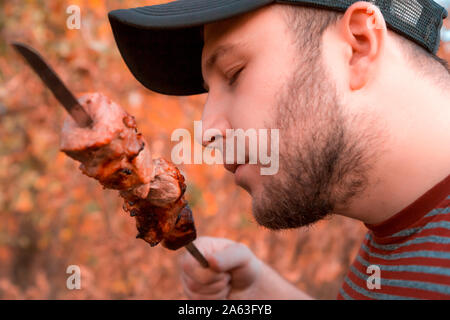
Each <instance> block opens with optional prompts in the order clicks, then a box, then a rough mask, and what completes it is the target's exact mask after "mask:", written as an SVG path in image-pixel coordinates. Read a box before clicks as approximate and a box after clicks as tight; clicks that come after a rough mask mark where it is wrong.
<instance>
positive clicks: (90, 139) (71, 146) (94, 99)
mask: <svg viewBox="0 0 450 320" xmlns="http://www.w3.org/2000/svg"><path fill="white" fill-rule="evenodd" d="M80 103H81V104H82V105H83V106H84V108H85V110H86V111H87V112H88V114H90V115H91V117H92V119H93V121H94V124H93V126H92V128H80V127H78V126H77V124H76V123H75V121H74V120H73V119H72V118H70V117H68V118H67V120H66V121H65V122H64V125H63V128H62V139H61V150H62V151H63V152H65V153H66V154H67V155H68V156H69V157H71V158H73V159H75V160H78V161H80V162H81V166H80V169H81V171H82V172H83V173H84V174H86V175H87V176H89V177H92V178H94V179H97V180H98V181H99V182H100V183H101V184H102V185H103V186H104V187H105V188H108V189H116V190H122V189H128V188H132V187H135V186H138V185H142V184H146V183H149V182H150V181H151V179H152V172H153V166H152V160H151V155H150V150H149V149H148V148H147V147H146V142H145V140H144V138H143V137H142V135H141V134H140V133H137V129H136V122H135V120H134V118H133V117H132V116H130V115H129V114H127V113H126V112H125V111H124V110H123V109H122V108H121V107H120V106H118V105H117V104H115V103H113V102H111V101H110V100H109V99H108V98H106V97H105V96H103V95H101V94H90V95H87V96H84V97H83V98H81V99H80Z"/></svg>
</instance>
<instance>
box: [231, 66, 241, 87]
mask: <svg viewBox="0 0 450 320" xmlns="http://www.w3.org/2000/svg"><path fill="white" fill-rule="evenodd" d="M243 70H244V67H242V68H240V69H239V70H237V71H236V72H235V73H234V74H233V75H232V76H231V77H230V78H229V80H228V85H229V86H232V85H233V84H234V83H235V82H236V81H237V79H238V78H239V75H240V74H241V72H242V71H243Z"/></svg>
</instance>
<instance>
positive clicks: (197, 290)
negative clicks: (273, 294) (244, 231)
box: [180, 237, 263, 300]
mask: <svg viewBox="0 0 450 320" xmlns="http://www.w3.org/2000/svg"><path fill="white" fill-rule="evenodd" d="M195 245H196V246H197V247H198V249H199V250H200V252H202V253H203V255H204V256H205V258H206V259H207V260H208V262H209V264H210V268H208V269H205V268H203V267H202V266H201V265H200V264H199V263H198V262H197V261H196V260H195V259H194V258H193V257H192V256H191V255H190V254H188V253H185V254H183V255H182V256H181V259H180V265H181V281H182V284H183V289H184V292H185V293H186V295H187V296H188V298H190V299H195V300H209V299H214V300H222V299H252V298H255V297H254V294H255V292H254V291H255V288H256V287H257V283H258V280H259V278H260V274H261V269H262V266H263V263H262V262H261V261H260V260H259V259H258V258H256V256H255V255H254V254H253V252H252V251H251V250H250V249H249V248H248V247H247V246H245V245H243V244H241V243H237V242H234V241H231V240H228V239H221V238H211V237H201V238H199V239H197V240H196V241H195Z"/></svg>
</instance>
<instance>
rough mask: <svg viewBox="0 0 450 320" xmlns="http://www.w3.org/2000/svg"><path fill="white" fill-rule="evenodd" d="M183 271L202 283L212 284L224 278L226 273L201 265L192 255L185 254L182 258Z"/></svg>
mask: <svg viewBox="0 0 450 320" xmlns="http://www.w3.org/2000/svg"><path fill="white" fill-rule="evenodd" d="M181 268H182V270H181V271H182V273H186V274H187V275H188V276H189V277H190V278H192V279H194V280H196V281H198V282H200V283H201V284H210V283H213V282H217V281H220V280H222V279H223V278H224V277H225V275H224V274H223V273H218V272H216V271H214V270H212V269H210V268H207V269H206V268H203V267H201V266H200V265H199V264H198V262H197V261H196V260H194V259H193V258H192V257H191V256H190V255H187V254H184V255H183V257H182V260H181Z"/></svg>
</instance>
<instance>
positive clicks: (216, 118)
mask: <svg viewBox="0 0 450 320" xmlns="http://www.w3.org/2000/svg"><path fill="white" fill-rule="evenodd" d="M202 125H203V127H202V128H203V132H202V135H201V136H202V141H201V143H202V145H203V146H204V147H208V146H209V145H210V144H212V143H214V142H215V141H217V140H218V138H222V139H224V140H225V138H226V131H227V129H231V124H230V122H229V120H228V117H227V114H226V112H225V108H223V106H221V105H220V104H219V103H215V104H214V103H213V100H212V99H208V100H207V101H206V103H205V106H204V108H203V116H202Z"/></svg>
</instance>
